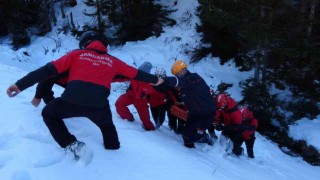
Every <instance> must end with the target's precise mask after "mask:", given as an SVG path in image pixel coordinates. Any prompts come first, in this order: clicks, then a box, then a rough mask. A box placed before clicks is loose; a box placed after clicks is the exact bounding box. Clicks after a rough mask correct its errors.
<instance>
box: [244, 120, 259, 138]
mask: <svg viewBox="0 0 320 180" xmlns="http://www.w3.org/2000/svg"><path fill="white" fill-rule="evenodd" d="M242 123H243V125H244V126H245V127H246V130H244V131H243V132H242V138H243V140H249V139H252V138H255V137H254V133H255V132H256V129H257V128H258V120H257V119H256V118H252V119H248V120H244V121H243V122H242Z"/></svg>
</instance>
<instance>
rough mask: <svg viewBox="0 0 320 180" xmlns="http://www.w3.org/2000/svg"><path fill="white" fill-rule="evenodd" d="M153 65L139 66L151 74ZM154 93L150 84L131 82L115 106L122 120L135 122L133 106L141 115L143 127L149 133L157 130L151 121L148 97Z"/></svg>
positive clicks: (148, 63)
mask: <svg viewBox="0 0 320 180" xmlns="http://www.w3.org/2000/svg"><path fill="white" fill-rule="evenodd" d="M151 68H152V64H151V63H150V62H144V63H143V64H142V65H140V66H139V69H140V70H142V71H144V72H146V73H150V70H151ZM150 91H152V86H151V85H150V84H148V83H145V82H141V81H137V80H130V86H129V88H128V89H127V92H126V93H125V94H122V95H121V96H119V98H118V99H117V101H116V103H115V106H116V111H117V113H118V114H119V115H120V117H121V118H122V119H126V120H128V121H130V122H132V121H134V117H133V115H132V113H131V112H130V110H129V109H128V106H129V105H133V106H134V107H135V108H136V109H137V112H138V114H139V117H140V120H141V121H142V123H143V127H144V129H145V130H147V131H152V130H155V127H154V125H153V123H152V122H151V121H150V114H149V106H148V99H147V95H148V94H150Z"/></svg>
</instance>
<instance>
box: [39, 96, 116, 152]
mask: <svg viewBox="0 0 320 180" xmlns="http://www.w3.org/2000/svg"><path fill="white" fill-rule="evenodd" d="M42 117H43V120H44V122H45V124H46V125H47V127H48V128H49V131H50V133H51V135H52V137H53V138H54V140H55V141H56V142H57V143H58V144H59V145H60V146H61V147H62V148H65V147H67V146H68V145H69V144H70V143H72V142H74V141H75V140H76V137H75V136H74V135H72V134H70V132H69V131H68V128H67V127H66V125H65V123H64V122H63V119H65V118H71V117H86V118H88V119H89V120H91V121H92V122H93V123H94V124H95V125H97V126H98V127H99V128H100V130H101V133H102V136H103V142H104V146H105V148H106V149H119V148H120V143H119V139H118V134H117V131H116V128H115V126H114V124H113V122H112V114H111V111H110V107H109V105H107V106H106V107H102V108H90V107H84V106H78V105H74V104H70V103H68V102H66V101H64V100H62V99H61V98H57V99H55V100H53V101H51V102H50V103H48V104H47V105H46V106H45V107H44V108H43V110H42Z"/></svg>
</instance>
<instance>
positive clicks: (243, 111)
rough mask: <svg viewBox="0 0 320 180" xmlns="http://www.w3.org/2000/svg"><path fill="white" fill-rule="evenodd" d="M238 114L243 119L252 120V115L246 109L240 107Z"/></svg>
mask: <svg viewBox="0 0 320 180" xmlns="http://www.w3.org/2000/svg"><path fill="white" fill-rule="evenodd" d="M240 112H241V115H242V118H243V119H252V118H253V114H252V112H251V111H250V110H249V109H248V108H247V107H241V108H240Z"/></svg>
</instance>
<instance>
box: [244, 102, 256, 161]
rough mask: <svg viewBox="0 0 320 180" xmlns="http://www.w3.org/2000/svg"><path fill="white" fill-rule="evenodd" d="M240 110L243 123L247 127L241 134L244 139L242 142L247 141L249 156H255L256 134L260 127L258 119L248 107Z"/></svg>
mask: <svg viewBox="0 0 320 180" xmlns="http://www.w3.org/2000/svg"><path fill="white" fill-rule="evenodd" d="M240 112H241V115H242V118H243V120H242V125H243V126H244V129H245V130H244V131H243V132H242V134H241V137H242V140H241V142H240V143H241V144H242V143H243V142H245V144H246V149H247V154H248V157H249V158H254V153H253V145H254V141H255V139H256V137H255V135H254V134H255V132H256V129H257V128H258V120H257V119H256V118H254V116H253V113H252V112H251V111H250V110H249V109H248V108H247V107H241V108H240Z"/></svg>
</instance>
